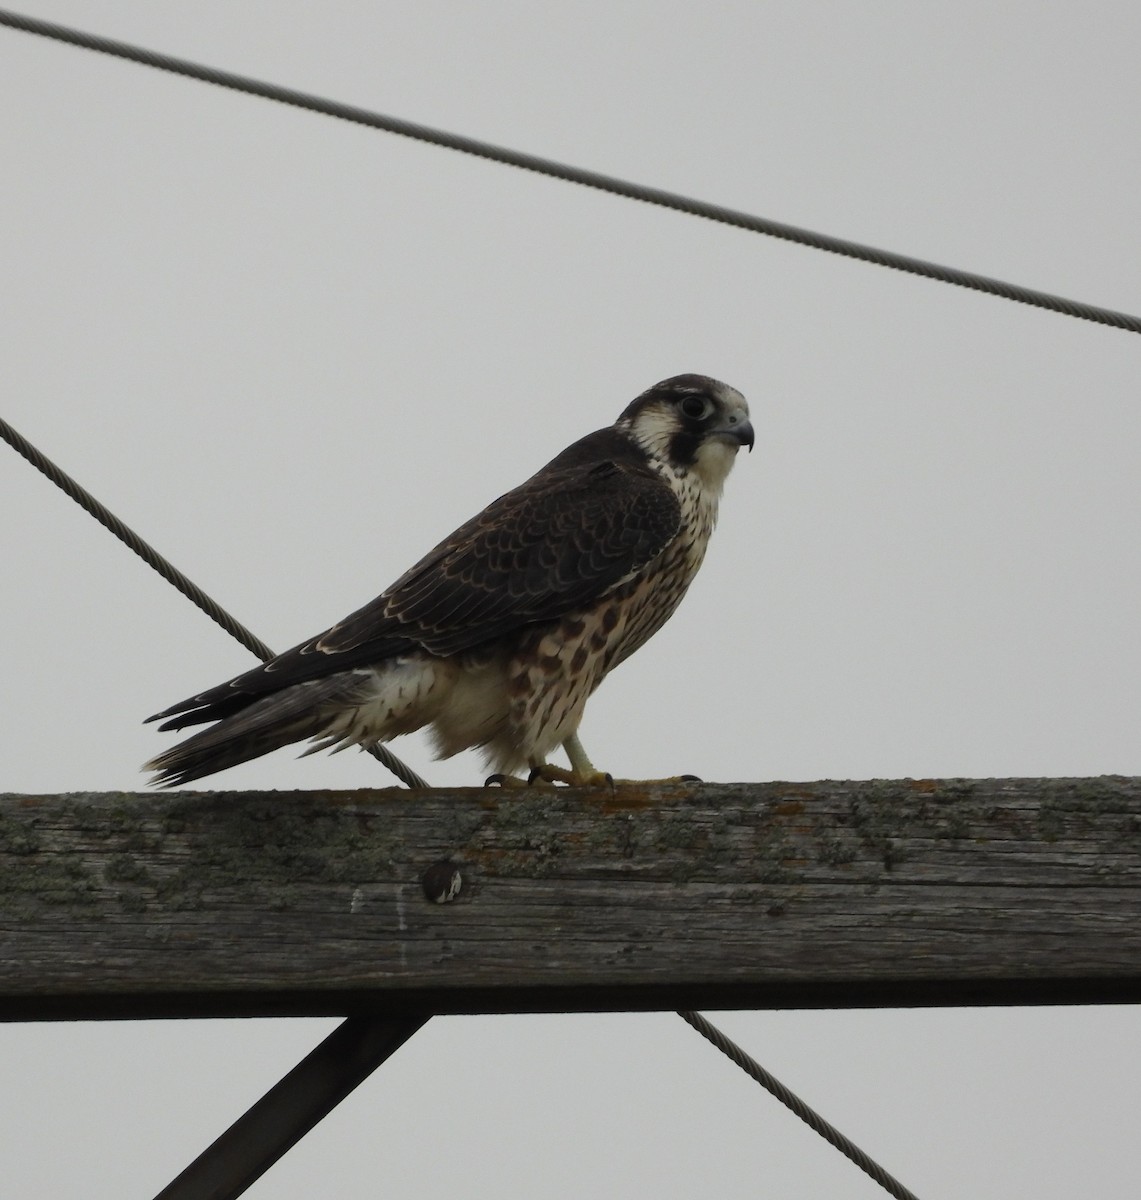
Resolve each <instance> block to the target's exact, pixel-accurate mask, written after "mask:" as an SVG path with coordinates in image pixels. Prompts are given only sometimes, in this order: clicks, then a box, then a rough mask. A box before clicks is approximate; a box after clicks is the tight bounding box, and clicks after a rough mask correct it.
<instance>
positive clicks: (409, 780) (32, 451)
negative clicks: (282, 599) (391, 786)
mask: <svg viewBox="0 0 1141 1200" xmlns="http://www.w3.org/2000/svg"><path fill="white" fill-rule="evenodd" d="M0 437H2V438H3V439H4V441H6V442H7V443H8V445H9V446H11V447H12V449H13V450H15V451H16V453H17V454H20V455H22V456H23V457H24V458H25V459H27V461H28V462H30V463H31V464H32V466H33V467H35V468H36V470H37V471H39V472H40V473H41V474H43V475H46V476H47V477H48V479H50V480H51V481H52V483H54V484H55V485H56V487H58V488H60V489H61V490H62V491H63V492H65V493H66V494H67V495H68V496H70V497H71V498H72V499H73V500H74V501H75V502H76V504H78V505H79V506H80V507H81V508H84V509H86V510H87V512H89V513H90V514H91V515H92V516H93V517H94V518H95V519H96V520H97V521H98V522H99V524H100V525H102V526H103V527H104V528H105V529H108V530H110V531H111V533H113V534H114V535H115V536H116V537H117V538H118V539H119V541H121V542H122V543H123V544H124V545H125V546H127V547H128V548H129V549H131V550H133V551H134V552H135V553H136V554H137V555H138V556H139V557H140V558H141V559H142V560H143V562H145V563H146V564H147V566H148V567H151V568H153V569H154V570H155V571H157V572H158V573H159V574H160V575H161V576H162V577H163V579H165V580H166V581H167V583H170V584H172V585H173V586H174V587H176V588H177V589H178V590H179V591H180V592H181V593H182V594H183V595H184V596H185V597H186V598H187V599H188V600H190V601H191V603H193V604H195V605H196V606H197V607H198V608H199V609H201V610H202V612H204V613H205V614H206V615H207V616H208V617H209V618H210V619H211V620H212V621H215V622H216V623H217V624H219V625H221V627H222V628H223V629H224V630H225V631H226V632H227V633H228V634H229V635H230V636H231V637H233V638H236V639H237V640H238V641H239V642H241V643H242V645H243V646H245V648H246V649H247V650H249V651H251V652H252V653H253V654H256V655H257V656H258V658H260V659H261V660H262V662H268V661H269V659H271V658H273V657H274V653H273V651H272V650H271V649H270V648H269V647H268V646H267V645H266V644H265V642H263V641H262V640H261V638H259V637H257V636H256V635H255V634H253V633H251V632H250V630H248V629H247V628H246V627H245V626H244V625H243V624H242V623H241V622H240V621H238V620H236V619H235V618H234V617H232V616H231V615H230V614H229V613H228V612H227V611H226V610H225V609H224V608H223V607H222V606H221V605H220V604H219V603H218V602H217V601H216V600H214V599H212V598H211V597H210V596H208V595H207V594H206V593H205V592H204V591H203V590H202V589H201V588H200V587H199V586H198V585H197V584H196V583H195V582H194V581H193V580H192V579H190V578H189V577H188V576H187V575H186V574H184V573H183V572H182V571H180V570H179V569H178V568H177V567H176V566H175V565H174V564H173V563H172V562H170V561H169V560H168V559H166V558H164V557H163V556H162V555H161V554H160V553H159V552H158V551H157V550H156V549H155V548H154V547H153V546H152V545H150V543H149V542H145V541H143V539H142V538H141V537H139V535H138V534H137V533H135V531H134V530H133V529H131V528H130V526H128V525H126V524H124V523H123V522H122V521H121V520H119V518H118V517H117V516H115V514H114V513H113V512H112V511H111V510H110V509H109V508H108V507H107V506H106V505H105V504H103V503H102V502H101V501H99V500H96V498H95V497H94V496H93V495H92V494H91V493H90V492H89V491H88V490H87V489H86V488H85V487H83V486H81V485H80V484H79V483H77V482H76V481H75V480H74V479H72V477H71V476H70V475H68V474H67V472H66V471H64V470H62V469H61V468H60V467H58V466H56V464H55V463H54V462H52V460H51V459H50V458H48V457H47V455H46V454H44V453H43V452H42V451H40V450H38V449H37V448H36V447H35V446H33V445H32V443H31V442H29V441H28V439H27V438H26V437H24V436H23V435H22V434H21V433H19V432H18V431H17V430H15V429H13V428H12V426H11V425H9V424H8V422H7V421H5V420H4V419H3V418H2V417H0ZM368 752H369V753H370V754H371V755H372V756H373V758H375V759H376V760H377V761H378V762H380V763H382V764H383V765H384V766H385V767H387V768H388V770H390V771H391V772H392V773H393V774H394V775H395V776H396V777H397V779H399V780H400V781H401V782H402V783H404V784H406V785H407V786H408V787H411V788H426V787H427V786H428V784H427V783H426V782H425V780H424V779H422V778H421V777H420V776H419V775H417V774H416V772H415V771H413V770H412V768H411V767H410V766H408V765H407V764H406V763H404V762H402V761H401V760H400V759H399V758H397V757H396V755H395V754H393V753H392V751H391V750H389V749H388V747H387V746H383V745H381V744H380V743H379V742H374V743H373V744H372V745H371V746H369V747H368Z"/></svg>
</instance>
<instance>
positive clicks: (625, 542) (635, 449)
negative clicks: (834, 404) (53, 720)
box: [144, 375, 753, 787]
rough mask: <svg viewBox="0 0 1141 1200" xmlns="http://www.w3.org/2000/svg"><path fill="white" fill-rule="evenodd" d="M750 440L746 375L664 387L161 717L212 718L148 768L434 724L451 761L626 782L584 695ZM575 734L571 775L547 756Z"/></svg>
mask: <svg viewBox="0 0 1141 1200" xmlns="http://www.w3.org/2000/svg"><path fill="white" fill-rule="evenodd" d="M741 446H748V447H749V449H750V450H751V449H752V447H753V427H752V425H751V424H750V423H749V409H748V405H747V404H746V403H745V399H744V397H743V396H742V395H741V393H740V392H738V391H737V390H736V389H735V388H731V387H729V386H728V385H727V384H724V383H719V382H718V381H717V380H715V379H710V378H708V377H707V376H704V375H677V376H675V377H673V378H671V379H667V380H665V381H663V382H662V383H659V384H656V385H655V386H654V387H652V388H650V389H649V390H648V391H645V392H643V393H642V394H641V395H640V396H639V397H638V398H637V399H636V400H634V401H633V402H632V403H631V404H630V405H629V406H628V407H627V408H626V409H625V411H624V412H623V413H622V415H621V416H620V417H619V418H618V420H617V421H615V423H614V424H613V425H611V426H609V427H608V428H606V429H600V430H598V431H597V432H595V433H591V434H587V436H586V437H584V438H582V439H580V440H579V441H577V442H575V443H574V444H573V445H571V446H568V447H567V448H566V449H565V450H564V451H563V452H562V453H561V454H559V455H558V456H557V457H556V458H554V459H552V460H551V461H550V462H549V463H548V464H547V465H546V466H545V467H543V468H542V470H540V471H539V472H538V473H537V474H535V475H532V476H531V478H530V479H528V480H527V481H526V482H525V483H522V484H520V485H519V486H518V487H517V488H515V489H514V490H513V491H510V492H507V493H506V494H505V495H503V496H500V497H499V499H498V500H495V501H493V502H492V503H491V504H489V505H488V506H487V508H485V509H484V510H483V512H481V513H480V514H479V515H478V516H476V517H473V518H472V519H471V520H470V521H468V522H467V523H466V524H464V525H461V526H460V528H459V529H457V530H456V531H455V533H453V534H452V535H451V536H450V537H447V538H445V539H444V540H443V541H442V542H441V543H440V544H439V545H438V546H437V547H436V548H435V549H434V550H432V551H431V552H430V553H429V554H428V555H427V556H426V557H424V558H422V559H421V560H420V561H419V562H418V563H417V564H416V565H415V566H414V567H413V568H412V569H411V570H410V571H408V572H406V573H405V574H404V575H402V576H401V577H400V578H399V579H398V580H397V581H396V582H395V583H394V584H393V585H392V586H391V587H390V588H388V589H387V590H386V591H385V592H383V593H382V594H381V595H380V596H378V597H377V598H376V599H375V600H373V601H372V602H371V603H369V604H366V605H365V606H364V608H361V609H358V610H357V611H356V612H355V613H352V614H351V615H350V616H348V617H346V618H345V619H344V620H343V621H340V622H339V623H338V624H336V625H334V626H333V627H332V628H331V629H328V630H326V631H325V632H324V633H322V634H320V635H319V636H317V637H315V638H311V639H310V640H309V641H306V642H302V643H301V645H299V646H295V647H294V648H293V649H292V650H287V651H286V652H285V653H284V654H280V655H278V656H277V657H276V658H274V659H271V660H270V661H269V662H267V663H264V664H263V665H261V666H259V667H255V668H254V669H253V670H252V671H247V672H245V674H243V675H239V676H237V678H235V679H231V680H230V681H229V682H228V683H223V684H220V685H219V686H218V687H214V688H211V689H210V690H209V691H205V692H200V693H199V694H198V695H196V696H191V697H190V699H188V700H183V701H182V702H181V703H179V704H175V705H173V706H172V707H171V708H168V709H165V710H164V711H163V712H160V713H157V714H156V715H155V716H153V717H150V718H149V720H151V721H158V720H163V721H164V724H163V725H161V726H160V728H161V729H164V730H165V729H183V728H185V727H186V726H189V725H201V724H206V723H208V722H212V724H211V725H210V728H209V729H205V730H202V731H200V732H198V733H196V734H194V735H193V736H191V737H189V738H187V739H186V740H185V741H183V742H181V743H179V744H178V745H176V746H174V747H172V748H171V749H170V750H166V751H164V752H163V753H162V754H159V755H157V756H156V757H155V758H154V759H152V760H151V761H150V762H149V763H147V764H146V767H145V768H144V770H153V771H155V772H157V774H156V775H155V777H154V780H153V782H154V783H156V784H159V785H163V786H166V787H175V786H178V785H180V784H184V783H189V782H190V781H191V780H194V779H201V778H202V777H203V776H205V775H211V774H213V773H214V772H215V771H221V770H224V769H225V768H226V767H232V766H235V765H236V764H238V763H242V762H246V761H247V760H249V759H252V758H257V757H258V756H259V755H262V754H267V753H268V752H269V751H271V750H276V749H277V748H278V747H280V746H285V745H288V744H290V743H291V742H299V741H302V740H304V739H312V740H313V742H314V743H315V744H314V745H313V746H312V747H310V749H309V750H308V751H306V753H313V752H314V751H316V750H322V749H332V748H335V749H338V750H341V749H345V748H346V747H348V746H351V745H360V746H365V747H367V746H368V745H370V744H371V743H373V742H376V741H388V740H389V739H390V738H394V737H397V736H399V735H400V734H403V733H411V732H413V731H414V730H417V729H421V728H423V727H424V726H428V727H429V728H430V730H431V733H432V735H433V736H434V739H435V745H436V750H437V751H438V754H439V757H441V758H444V757H448V756H449V755H452V754H455V753H457V752H458V751H460V750H465V749H467V748H468V747H478V748H480V749H481V750H482V751H483V753H484V755H485V757H486V760H487V763H488V766H489V767H491V768H492V769H493V770H495V771H496V772H497V773H500V774H499V775H497V776H496V778H498V779H499V780H500V781H502V782H512V781H514V780H515V778H516V777H515V776H514V775H513V774H512V773H514V772H518V771H529V772H530V776H529V778H530V779H535V778H541V779H543V780H546V781H548V782H555V781H561V782H565V783H572V784H598V783H601V782H603V781H605V780H609V776H607V775H605V774H603V773H601V772H598V771H596V770H595V768H594V767H593V765H592V764H591V762H590V760H589V759H588V758H587V756H586V754H585V752H584V751H583V748H582V744H581V743H580V742H579V740H578V727H579V722H580V721H581V720H582V715H583V710H584V708H585V707H586V701H587V699H588V698H589V697H590V695H591V694H592V693H593V691H594V690H595V688H597V687H598V685H599V684H600V683H601V682H602V680H603V679H604V678H605V677H606V675H607V674H608V673H609V672H610V671H612V670H613V669H614V668H615V667H616V666H617V665H618V664H619V663H620V662H622V661H623V660H625V659H627V658H629V657H630V655H631V654H633V653H634V651H635V650H637V649H638V648H639V647H640V646H641V645H643V643H645V642H646V640H647V639H648V638H650V637H651V636H652V635H653V634H655V633H656V632H657V631H658V630H659V629H660V628H661V627H662V626H663V625H664V624H665V622H666V621H667V620H668V619H669V618H670V616H672V614H673V612H674V610H675V609H676V608H677V606H678V604H679V603H680V602H681V598H682V596H684V595H685V592H686V589H687V588H688V587H689V585H690V583H691V582H692V580H693V577H694V575H695V574H696V573H697V569H698V568H699V567H700V566H701V561H702V559H703V558H704V557H705V550H706V546H707V545H708V543H709V536H710V534H711V533H712V532H713V525H714V522H715V521H716V519H717V504H718V501H719V499H720V497H721V490H722V487H723V485H724V483H725V478H726V476H727V475H728V473H729V470H730V468H731V467H732V465H733V461H734V459H735V458H736V455H737V451H738V450H739V449H740V447H741ZM559 746H562V747H563V748H564V750H565V751H566V754H567V757H568V759H569V761H570V770H569V771H568V770H565V769H563V768H560V767H557V766H554V765H553V764H550V763H548V762H547V758H548V756H549V755H550V754H551V753H552V752H553V751H554V750H555V749H556V748H558V747H559Z"/></svg>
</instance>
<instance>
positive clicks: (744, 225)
mask: <svg viewBox="0 0 1141 1200" xmlns="http://www.w3.org/2000/svg"><path fill="white" fill-rule="evenodd" d="M0 25H7V26H8V27H9V28H11V29H19V30H22V31H23V32H24V33H31V34H36V35H38V36H39V37H45V38H52V39H53V40H55V41H59V42H66V43H67V44H69V45H72V46H79V47H81V48H82V49H85V50H94V51H96V52H98V53H100V54H110V55H114V56H115V57H117V58H124V59H127V60H129V61H131V62H135V63H140V64H142V65H143V66H147V67H155V68H156V69H158V70H160V71H170V72H173V73H174V74H176V75H183V76H186V77H187V78H190V79H198V80H201V81H202V82H204V83H212V84H216V85H217V86H218V87H225V88H232V89H233V90H234V91H238V92H245V93H247V94H248V95H252V96H261V97H263V98H264V99H266V100H274V101H276V102H277V103H279V104H290V105H293V106H294V107H295V108H304V109H308V110H309V111H310V112H316V113H323V114H324V115H325V116H328V117H336V118H338V119H339V120H342V121H353V122H355V123H356V124H358V125H366V126H368V127H369V128H371V129H380V130H383V131H385V132H386V133H395V134H399V135H400V136H401V137H408V138H414V139H416V140H417V141H422V142H430V143H432V144H433V145H436V146H443V147H445V148H446V149H449V150H459V151H461V152H462V153H464V154H473V155H476V156H477V157H479V158H486V159H490V160H491V161H492V162H498V163H504V164H506V165H507V166H512V167H520V168H521V169H523V170H525V171H535V172H537V173H538V174H540V175H546V176H549V177H551V178H554V179H562V180H565V181H566V182H567V183H577V184H580V185H582V186H583V187H590V188H597V189H598V190H599V191H603V192H609V193H610V194H611V195H615V196H625V197H627V199H630V200H641V201H643V202H645V203H646V204H656V205H658V206H660V207H662V208H671V209H674V210H675V211H676V212H683V213H688V214H690V215H691V216H695V217H704V218H705V219H706V220H709V221H718V222H720V223H721V224H724V225H733V226H736V227H737V228H738V229H746V230H749V231H750V232H752V233H763V234H766V235H767V236H768V237H775V238H781V239H783V240H784V241H789V242H795V243H797V244H798V245H801V246H811V247H812V248H814V249H816V250H827V251H828V252H829V253H832V254H841V255H844V256H845V257H847V258H854V259H858V260H859V261H861V262H869V263H875V264H876V265H878V266H881V267H891V268H892V269H893V270H896V271H906V272H908V273H909V274H911V275H921V276H924V277H925V278H928V279H936V280H939V281H940V282H942V283H950V284H954V285H955V286H957V287H965V288H972V289H973V290H975V291H978V292H986V293H988V294H990V295H992V296H1001V297H1003V298H1004V299H1006V300H1014V301H1016V302H1017V303H1019V304H1029V305H1032V306H1034V307H1035V308H1044V309H1048V310H1049V311H1051V312H1058V313H1063V314H1065V315H1066V316H1069V317H1078V318H1080V319H1082V320H1085V321H1094V322H1096V323H1097V324H1099V325H1111V326H1113V327H1114V328H1117V329H1125V330H1128V331H1129V332H1131V333H1141V317H1136V316H1133V315H1131V314H1130V313H1123V312H1116V311H1114V310H1113V309H1109V308H1101V307H1098V306H1097V305H1093V304H1086V303H1084V302H1083V301H1080V300H1068V299H1066V298H1065V297H1064V296H1055V295H1051V294H1050V293H1049V292H1040V291H1036V290H1034V289H1033V288H1028V287H1023V286H1022V285H1021V284H1017V283H1006V282H1005V281H1003V280H1001V279H992V278H989V277H988V276H986V275H976V274H974V273H973V272H971V271H962V270H960V269H958V268H957V267H944V266H941V265H940V264H938V263H932V262H926V261H924V260H923V259H920V258H912V257H911V256H910V255H906V254H898V253H896V252H895V251H893V250H881V249H878V248H877V247H875V246H866V245H863V244H862V243H860V242H851V241H847V240H846V239H844V238H838V237H833V236H832V235H831V234H826V233H815V232H814V231H813V230H811V229H801V228H799V227H798V226H796V225H786V224H784V223H783V222H781V221H771V220H769V219H768V218H766V217H757V216H753V215H752V214H750V213H745V212H739V211H736V210H734V209H731V208H723V207H722V206H721V205H718V204H710V203H708V202H707V201H704V200H696V199H693V198H692V197H689V196H682V195H679V194H678V193H676V192H667V191H665V190H663V189H662V188H655V187H647V186H645V185H643V184H639V183H631V182H630V181H629V180H624V179H617V178H615V177H614V176H611V175H602V174H600V173H599V172H597V171H588V170H586V169H585V168H582V167H573V166H569V165H568V164H566V163H560V162H556V161H554V160H553V159H549V158H540V157H539V156H537V155H534V154H526V153H524V152H522V151H520V150H511V149H509V148H507V147H504V146H495V145H492V144H491V143H490V142H481V141H478V140H477V139H476V138H469V137H464V136H463V135H462V134H458V133H448V132H447V131H446V130H442V129H433V128H431V127H429V126H427V125H418V124H415V123H414V122H412V121H405V120H403V119H401V118H400V117H390V116H385V115H384V114H382V113H377V112H372V111H370V110H369V109H366V108H358V107H356V106H355V105H351V104H343V103H341V102H340V101H337V100H328V99H326V98H324V97H321V96H314V95H312V94H310V93H308V92H299V91H296V90H295V89H293V88H287V87H282V86H281V85H279V84H275V83H265V82H263V81H261V80H257V79H251V78H249V77H248V76H245V75H237V74H234V73H232V72H230V71H221V70H218V69H217V68H216V67H207V66H203V65H202V64H200V63H194V62H190V61H188V60H187V59H184V58H175V57H173V56H172V55H169V54H160V53H158V52H157V51H154V50H147V49H145V48H143V47H141V46H134V45H131V44H130V43H128V42H119V41H115V40H114V39H112V38H105V37H100V36H99V35H97V34H93V33H85V32H83V31H82V30H78V29H71V28H68V27H67V26H64V25H55V24H53V23H51V22H50V21H41V20H38V19H37V18H35V17H27V16H24V15H22V14H21V13H14V12H9V11H7V10H5V9H0Z"/></svg>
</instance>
